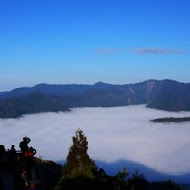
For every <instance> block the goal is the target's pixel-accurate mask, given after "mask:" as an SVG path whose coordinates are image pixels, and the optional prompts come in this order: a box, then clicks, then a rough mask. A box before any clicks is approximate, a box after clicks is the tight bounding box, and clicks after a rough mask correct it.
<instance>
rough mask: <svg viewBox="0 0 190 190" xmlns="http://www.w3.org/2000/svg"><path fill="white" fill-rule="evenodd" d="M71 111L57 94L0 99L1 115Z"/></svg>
mask: <svg viewBox="0 0 190 190" xmlns="http://www.w3.org/2000/svg"><path fill="white" fill-rule="evenodd" d="M50 111H51V112H57V111H69V108H68V107H66V106H65V105H64V104H62V103H61V102H60V101H59V98H57V97H56V96H51V97H50V96H47V95H43V94H37V93H36V94H30V95H27V96H23V97H22V98H10V99H5V100H0V117H1V118H17V117H20V116H21V115H23V114H31V113H39V112H50Z"/></svg>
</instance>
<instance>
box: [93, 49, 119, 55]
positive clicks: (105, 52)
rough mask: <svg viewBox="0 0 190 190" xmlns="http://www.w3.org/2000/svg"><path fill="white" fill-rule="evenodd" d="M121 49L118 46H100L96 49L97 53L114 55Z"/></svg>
mask: <svg viewBox="0 0 190 190" xmlns="http://www.w3.org/2000/svg"><path fill="white" fill-rule="evenodd" d="M119 51H120V50H119V49H116V48H99V49H96V50H95V52H96V54H99V55H113V54H116V53H118V52H119Z"/></svg>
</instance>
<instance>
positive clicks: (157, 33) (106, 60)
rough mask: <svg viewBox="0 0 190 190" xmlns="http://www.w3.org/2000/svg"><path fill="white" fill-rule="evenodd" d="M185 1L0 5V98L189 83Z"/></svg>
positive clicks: (65, 0) (10, 0)
mask: <svg viewBox="0 0 190 190" xmlns="http://www.w3.org/2000/svg"><path fill="white" fill-rule="evenodd" d="M189 9H190V1H188V0H2V1H0V91H5V90H11V89H13V88H16V87H21V86H34V85H35V84H38V83H50V84H71V83H77V84H93V83H96V82H98V81H103V82H107V83H112V84H127V83H136V82H141V81H144V80H148V79H158V80H162V79H166V78H167V79H173V80H177V81H180V82H190V78H189V70H190V23H189V20H190V11H189Z"/></svg>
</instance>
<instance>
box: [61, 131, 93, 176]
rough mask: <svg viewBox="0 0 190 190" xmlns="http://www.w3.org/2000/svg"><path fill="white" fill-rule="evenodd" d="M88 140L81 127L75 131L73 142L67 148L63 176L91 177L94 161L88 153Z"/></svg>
mask: <svg viewBox="0 0 190 190" xmlns="http://www.w3.org/2000/svg"><path fill="white" fill-rule="evenodd" d="M87 151H88V141H87V138H86V136H85V135H84V134H83V131H82V130H81V129H78V130H77V131H76V132H75V136H74V137H73V144H72V145H71V147H70V149H69V154H68V156H67V160H66V164H65V166H64V168H63V173H64V175H65V176H67V177H69V178H72V177H76V176H86V177H93V172H94V171H96V165H95V163H94V161H93V160H92V159H91V158H90V157H89V155H88V152H87Z"/></svg>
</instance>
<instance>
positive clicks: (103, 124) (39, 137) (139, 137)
mask: <svg viewBox="0 0 190 190" xmlns="http://www.w3.org/2000/svg"><path fill="white" fill-rule="evenodd" d="M189 115H190V112H166V111H160V110H155V109H149V108H146V107H145V106H144V105H138V106H122V107H114V108H75V109H73V110H72V111H71V112H67V113H62V112H59V113H41V114H32V115H25V116H24V117H22V118H20V119H4V120H2V119H0V139H1V144H4V145H5V147H6V148H10V147H11V145H12V144H15V147H16V148H17V149H19V147H18V145H19V142H20V141H21V140H22V138H23V137H24V136H29V137H30V138H31V142H30V144H29V145H30V146H33V147H34V148H36V149H37V156H42V157H43V158H44V159H52V160H64V159H65V158H66V156H67V154H68V150H69V147H70V145H71V144H72V136H73V135H74V134H75V131H76V130H77V129H78V128H81V129H82V130H83V131H84V134H85V135H86V136H87V139H88V142H89V151H88V152H89V155H90V157H91V158H93V159H94V160H103V161H106V162H109V163H111V162H115V161H117V160H121V159H126V160H132V161H134V162H137V163H141V164H144V165H146V166H148V167H151V168H154V169H156V170H158V171H161V172H165V173H169V174H175V175H177V174H181V173H185V172H190V164H189V158H190V149H189V147H190V138H189V134H190V125H189V122H186V123H181V124H179V123H171V124H163V123H153V122H150V120H151V119H154V118H158V117H170V116H173V117H187V116H189ZM126 168H127V166H126Z"/></svg>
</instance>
